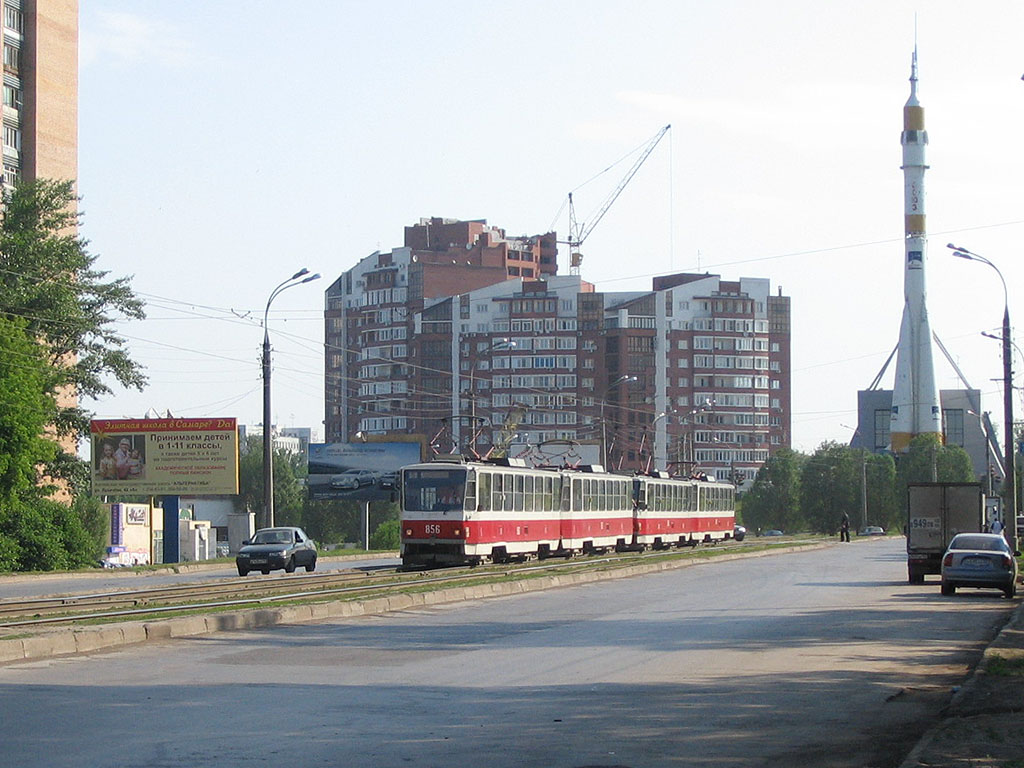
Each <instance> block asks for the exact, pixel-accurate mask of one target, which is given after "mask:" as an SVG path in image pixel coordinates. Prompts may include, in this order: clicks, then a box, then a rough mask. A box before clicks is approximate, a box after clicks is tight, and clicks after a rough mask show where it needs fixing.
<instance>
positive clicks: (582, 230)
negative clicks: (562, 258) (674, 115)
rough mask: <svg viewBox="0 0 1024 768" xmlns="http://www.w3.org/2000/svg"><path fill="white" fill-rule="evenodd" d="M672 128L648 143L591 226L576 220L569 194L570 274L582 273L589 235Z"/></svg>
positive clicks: (661, 131)
mask: <svg viewBox="0 0 1024 768" xmlns="http://www.w3.org/2000/svg"><path fill="white" fill-rule="evenodd" d="M671 127H672V125H671V124H669V125H666V126H665V127H664V128H662V129H661V130H660V131H658V132H657V133H656V134H654V136H653V138H651V140H650V141H648V142H647V144H646V145H645V146H644V148H643V151H641V152H640V155H639V157H637V159H636V162H634V163H633V167H632V168H630V169H629V172H628V173H626V175H625V177H624V178H623V179H622V181H620V182H619V185H618V186H617V187H616V188H615V189H614V190H612V192H611V194H610V195H608V197H607V198H605V201H604V202H603V203H602V204H601V207H600V208H598V210H597V213H596V214H595V215H594V218H592V219H591V220H590V223H589V224H586V223H582V222H578V221H577V220H576V208H575V206H574V205H573V200H572V192H570V193H569V239H568V240H565V241H563V242H565V243H566V244H567V245H568V246H569V273H570V274H573V275H578V274H579V272H580V264H581V263H582V261H583V254H582V253H580V250H579V249H580V246H581V245H583V241H584V240H586V239H587V235H589V234H590V233H591V232H593V231H594V227H596V226H597V224H598V222H600V221H601V219H603V218H604V215H605V214H606V213H608V209H609V208H611V207H612V203H614V202H615V201H616V200H617V199H618V197H619V195H621V194H622V190H624V189H625V188H626V185H627V184H629V182H630V180H631V179H632V178H633V177H634V176H635V175H636V172H637V171H639V170H640V166H641V165H643V164H644V160H646V159H647V157H648V156H649V155H650V154H651V152H653V151H654V148H655V147H656V146H658V142H660V141H661V139H662V137H664V135H665V134H666V133H668V131H669V129H670V128H671Z"/></svg>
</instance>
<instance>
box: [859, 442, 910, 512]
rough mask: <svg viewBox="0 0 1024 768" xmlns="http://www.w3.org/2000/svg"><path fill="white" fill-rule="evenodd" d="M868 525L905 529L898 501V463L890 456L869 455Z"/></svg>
mask: <svg viewBox="0 0 1024 768" xmlns="http://www.w3.org/2000/svg"><path fill="white" fill-rule="evenodd" d="M865 471H866V473H867V491H868V520H867V524H868V525H880V526H882V527H883V528H885V529H886V530H893V529H896V530H899V529H901V528H902V527H903V519H902V517H901V515H900V505H899V502H898V501H897V499H896V462H895V461H894V460H893V458H892V456H891V455H890V454H867V456H866V465H865Z"/></svg>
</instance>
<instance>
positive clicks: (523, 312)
mask: <svg viewBox="0 0 1024 768" xmlns="http://www.w3.org/2000/svg"><path fill="white" fill-rule="evenodd" d="M438 223H441V220H437V219H433V220H431V223H430V224H429V227H430V228H431V229H432V230H433V232H434V234H435V235H437V234H438V233H439V231H444V232H446V233H448V234H447V235H446V236H445V237H443V238H442V240H441V241H440V243H441V246H440V247H441V248H443V249H444V250H443V251H441V250H437V251H429V252H426V253H425V252H424V251H422V250H420V249H421V248H423V247H424V246H426V245H427V244H428V240H427V239H426V236H427V233H426V229H427V228H428V224H427V222H426V221H424V222H421V223H420V225H418V226H417V227H413V228H409V229H407V230H406V247H405V248H402V249H396V250H395V251H392V252H391V253H389V254H380V253H375V254H372V255H370V256H368V257H366V258H364V259H362V260H361V261H360V262H359V263H358V264H357V265H356V266H355V267H353V268H352V269H351V270H349V271H348V272H345V273H344V274H343V275H342V276H341V277H340V278H338V280H336V281H335V283H334V284H333V285H332V286H331V287H330V288H329V289H328V291H327V308H326V323H327V361H326V375H327V419H326V425H327V440H328V441H332V442H333V441H346V440H350V439H352V438H353V437H355V435H356V433H358V432H362V433H363V434H364V435H366V434H376V435H388V434H397V433H401V434H417V435H422V436H423V438H424V440H431V439H433V440H435V442H436V443H437V450H438V451H440V452H450V451H456V450H458V451H469V450H475V451H476V452H478V453H480V454H484V453H486V452H487V451H489V450H494V449H500V450H502V451H508V450H512V449H514V450H516V451H522V450H524V449H529V448H530V447H536V446H540V445H542V444H548V443H552V442H570V443H576V444H580V445H584V446H591V447H592V449H593V451H592V454H591V455H593V456H596V457H598V459H599V460H600V461H601V462H603V463H606V464H607V465H608V466H609V467H611V468H615V469H640V468H648V469H665V468H677V469H679V470H680V471H683V472H687V471H691V470H692V469H694V468H699V469H700V470H701V471H704V472H707V473H708V474H712V475H715V476H717V477H719V478H720V479H732V480H736V481H743V480H749V479H752V478H753V476H754V474H755V473H756V471H757V469H758V468H759V467H760V465H761V464H762V463H763V462H764V461H765V460H766V459H767V458H768V456H769V454H770V453H771V451H772V450H773V449H775V448H777V447H779V446H783V445H788V444H789V441H790V378H789V376H790V373H789V371H790V365H789V299H788V298H787V297H784V296H781V295H778V296H772V295H770V284H769V281H768V280H766V279H751V278H742V279H740V280H738V281H725V280H722V279H721V278H720V277H719V276H717V275H710V274H704V275H694V274H677V275H669V276H665V277H660V278H657V279H655V281H654V283H653V286H652V290H649V291H639V292H628V293H626V292H623V293H598V292H595V291H594V287H593V285H591V284H589V283H587V282H586V281H585V280H583V279H582V278H581V277H580V276H579V275H568V276H559V275H557V274H555V261H554V255H555V254H554V243H555V236H554V234H553V233H549V234H547V235H543V236H538V237H534V238H523V239H521V240H518V241H515V242H516V243H525V244H527V245H529V248H517V249H511V250H515V251H517V255H518V254H523V255H526V254H528V255H529V257H528V258H521V257H520V258H515V259H510V258H508V256H507V255H505V254H502V253H501V250H502V249H501V243H502V242H504V240H503V237H504V236H503V233H500V230H490V228H487V227H486V224H485V223H483V222H452V221H445V222H443V229H442V227H441V226H438ZM466 225H475V228H476V229H477V231H478V232H479V233H481V234H482V233H483V232H484V231H485V230H490V232H492V233H494V234H493V235H492V236H490V237H488V241H487V243H486V244H485V245H486V248H489V249H491V250H494V251H498V252H499V254H498V256H497V257H496V258H494V259H491V260H489V261H488V260H487V259H485V258H483V250H484V249H483V248H478V247H477V244H476V243H475V242H474V241H469V237H468V236H474V237H475V236H476V235H472V234H471V233H472V232H473V230H472V229H470V228H468V227H466ZM481 228H482V229H481ZM410 230H413V232H412V233H411V232H410ZM453 232H455V233H459V235H460V238H461V239H458V240H453V239H452V234H451V233H453ZM464 241H467V242H464ZM429 242H435V240H431V241H429ZM442 253H443V256H441V255H440V254H442ZM477 253H480V254H481V258H476V257H475V254H477ZM467 254H468V255H469V258H467V257H466V256H467ZM526 265H530V266H528V267H527V266H526ZM513 269H516V270H518V271H517V272H515V273H514V272H513V271H512V270H513ZM525 269H529V270H530V273H529V274H527V273H525V272H524V270H525Z"/></svg>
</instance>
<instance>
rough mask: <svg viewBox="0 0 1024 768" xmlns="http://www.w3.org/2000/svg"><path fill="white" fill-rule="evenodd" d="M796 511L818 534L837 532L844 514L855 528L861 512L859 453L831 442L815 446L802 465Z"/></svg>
mask: <svg viewBox="0 0 1024 768" xmlns="http://www.w3.org/2000/svg"><path fill="white" fill-rule="evenodd" d="M800 509H801V512H802V513H803V516H804V519H805V520H806V521H807V524H808V525H809V526H810V527H811V528H812V529H813V530H815V531H817V532H819V533H834V532H835V531H837V530H839V525H840V522H841V521H842V518H843V515H844V514H846V515H847V516H848V517H849V518H850V523H851V526H855V525H856V522H855V521H856V520H858V519H860V510H861V455H860V453H859V452H858V451H855V450H854V449H852V448H850V447H849V446H847V445H841V444H839V443H836V442H834V441H828V442H824V443H822V444H821V445H820V446H818V448H817V450H816V451H815V452H814V453H813V454H812V455H811V456H810V457H809V458H808V459H807V461H805V462H804V465H803V471H802V473H801V477H800Z"/></svg>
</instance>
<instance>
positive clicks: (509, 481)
mask: <svg viewBox="0 0 1024 768" xmlns="http://www.w3.org/2000/svg"><path fill="white" fill-rule="evenodd" d="M501 476H502V477H503V478H505V488H504V495H503V496H502V497H501V504H502V509H504V510H505V511H506V512H511V511H512V502H513V498H514V496H515V492H514V490H513V485H514V484H513V480H514V479H515V478H513V477H512V475H510V474H508V473H505V472H503V473H502V475H501Z"/></svg>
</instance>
